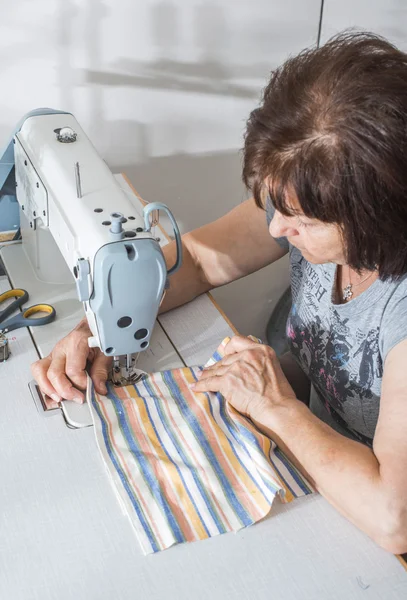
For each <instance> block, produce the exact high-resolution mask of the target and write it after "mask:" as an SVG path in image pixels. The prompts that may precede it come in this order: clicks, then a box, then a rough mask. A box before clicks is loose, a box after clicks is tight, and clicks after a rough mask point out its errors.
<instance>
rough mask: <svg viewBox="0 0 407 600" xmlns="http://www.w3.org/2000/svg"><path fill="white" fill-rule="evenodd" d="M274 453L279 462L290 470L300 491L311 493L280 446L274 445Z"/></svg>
mask: <svg viewBox="0 0 407 600" xmlns="http://www.w3.org/2000/svg"><path fill="white" fill-rule="evenodd" d="M274 453H275V455H276V456H277V457H278V458H279V459H280V460H281V462H282V463H283V464H284V466H285V467H286V469H287V470H288V471H289V472H290V474H291V477H292V478H293V479H294V480H295V482H296V483H297V485H298V486H299V487H300V488H301V489H302V491H303V492H305V494H310V493H311V490H310V488H309V487H308V486H307V485H306V484H305V483H304V480H303V479H302V477H301V475H299V474H298V472H297V470H296V469H295V467H294V466H293V465H292V464H291V463H290V461H289V460H288V458H287V457H286V456H285V454H284V453H283V452H282V451H281V450H280V448H278V446H276V449H275V450H274ZM294 496H297V494H294Z"/></svg>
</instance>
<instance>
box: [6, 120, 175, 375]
mask: <svg viewBox="0 0 407 600" xmlns="http://www.w3.org/2000/svg"><path fill="white" fill-rule="evenodd" d="M13 148H14V158H13V153H12V149H13ZM1 162H2V165H1V166H2V168H4V165H5V164H6V165H7V167H8V168H10V175H12V169H11V167H12V165H13V164H14V165H15V171H14V177H15V185H16V196H17V200H18V204H19V206H20V211H21V213H22V216H21V234H22V239H23V245H24V249H25V253H26V255H27V256H28V258H29V260H30V262H31V264H32V266H33V268H34V269H35V271H36V274H37V277H38V278H39V279H41V280H43V281H48V280H51V281H54V282H58V281H60V280H61V282H63V278H64V277H65V278H66V267H65V264H62V263H66V265H67V266H68V268H69V271H70V273H71V276H72V277H73V278H74V279H75V282H76V287H77V293H78V298H79V300H80V301H81V302H83V305H84V308H85V314H86V317H87V321H88V323H89V327H90V329H91V331H92V337H90V338H89V346H91V347H98V348H100V349H101V350H102V352H103V353H104V354H105V355H107V356H112V357H113V358H114V368H113V379H114V380H115V382H116V383H127V382H129V381H132V380H134V378H135V377H136V376H137V370H136V369H135V362H136V360H135V357H134V356H133V355H136V356H137V355H138V353H139V352H140V351H143V350H145V349H147V348H148V346H149V343H150V336H151V333H152V330H153V327H154V323H155V320H156V317H157V313H158V310H159V306H160V304H161V302H162V299H163V297H164V294H165V289H166V287H168V275H170V274H172V273H174V272H175V271H176V270H177V269H178V268H179V267H180V265H181V261H182V245H181V238H180V233H179V229H178V226H177V224H176V222H175V219H174V217H173V215H172V214H171V212H170V210H169V209H168V207H167V206H165V205H164V204H161V203H151V204H148V205H147V206H146V207H145V208H144V212H143V216H142V218H141V217H140V216H139V215H138V214H137V213H136V212H135V211H134V206H133V204H132V203H131V201H130V199H129V198H128V195H127V194H128V192H126V191H125V190H123V189H121V188H120V186H119V184H118V182H117V180H116V179H115V178H114V176H113V174H112V173H111V171H110V169H109V167H108V166H107V165H106V163H105V162H104V161H103V160H102V158H101V157H100V156H99V155H98V153H97V152H96V150H95V148H94V147H93V145H92V144H91V142H90V140H89V139H88V137H87V136H86V134H85V133H84V131H83V130H82V128H81V127H80V125H79V123H78V122H77V121H76V119H75V117H74V116H73V115H71V114H69V113H63V112H59V111H53V110H51V109H39V110H37V111H33V112H32V113H29V114H28V115H26V116H25V117H24V118H23V119H22V121H21V122H20V124H19V125H18V127H17V128H16V131H15V134H14V136H13V138H12V140H11V142H10V145H9V147H8V148H7V149H6V151H5V153H4V155H3V157H2V161H1ZM8 183H10V180H8ZM159 210H164V211H165V212H166V213H167V214H168V216H169V218H170V221H171V223H172V226H173V229H174V234H175V239H176V243H177V259H176V263H175V264H174V265H173V266H172V267H171V268H170V269H169V270H167V267H166V264H165V260H164V256H163V253H162V251H161V248H160V245H159V244H158V241H157V240H156V239H155V237H154V236H153V233H152V231H151V229H152V226H153V225H156V224H157V222H158V211H159ZM55 244H56V246H57V247H58V249H59V252H58V251H57V250H56V248H55ZM61 278H62V279H61Z"/></svg>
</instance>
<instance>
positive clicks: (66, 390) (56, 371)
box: [47, 353, 84, 403]
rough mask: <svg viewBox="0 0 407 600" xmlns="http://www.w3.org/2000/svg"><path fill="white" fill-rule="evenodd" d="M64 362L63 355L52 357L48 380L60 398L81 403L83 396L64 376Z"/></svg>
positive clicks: (58, 354)
mask: <svg viewBox="0 0 407 600" xmlns="http://www.w3.org/2000/svg"><path fill="white" fill-rule="evenodd" d="M65 360H66V357H65V354H63V353H56V354H55V355H53V356H52V361H51V364H50V367H49V369H48V372H47V377H48V380H49V381H50V383H51V385H52V386H53V387H54V388H55V390H56V392H57V394H58V395H59V396H61V398H63V399H65V400H73V401H74V402H78V403H82V402H83V400H84V395H83V394H82V392H80V391H79V390H77V389H76V388H75V387H74V386H73V385H72V382H71V381H70V380H69V379H68V377H67V376H66V374H65Z"/></svg>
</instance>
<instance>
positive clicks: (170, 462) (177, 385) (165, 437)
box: [88, 338, 312, 554]
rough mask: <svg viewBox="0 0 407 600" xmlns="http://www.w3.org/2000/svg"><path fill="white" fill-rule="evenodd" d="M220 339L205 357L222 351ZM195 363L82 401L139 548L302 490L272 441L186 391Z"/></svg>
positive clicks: (256, 511)
mask: <svg viewBox="0 0 407 600" xmlns="http://www.w3.org/2000/svg"><path fill="white" fill-rule="evenodd" d="M228 341H229V338H226V339H225V340H224V341H223V342H222V344H221V345H220V346H219V348H218V350H217V351H216V352H215V354H214V355H213V357H212V358H211V359H210V361H209V362H208V363H207V365H209V364H213V363H214V362H215V361H217V360H219V359H220V358H221V357H222V356H223V349H224V347H225V345H226V343H227V342H228ZM200 371H201V368H200V367H193V368H188V367H185V368H182V369H174V370H172V371H163V372H161V373H153V374H150V375H146V376H145V377H144V379H142V381H141V382H139V383H138V384H136V385H134V386H133V385H131V386H126V387H123V388H115V387H113V386H112V385H111V384H109V386H108V393H107V395H106V396H101V395H99V394H97V393H96V391H95V389H94V388H93V385H92V382H91V380H90V379H89V380H88V402H89V405H90V406H91V412H92V415H93V419H94V424H95V432H96V438H97V442H98V446H99V448H100V451H101V454H102V457H103V459H104V462H105V464H106V467H107V470H108V472H109V474H110V477H111V480H112V483H113V487H114V489H115V491H116V493H117V496H118V498H119V501H120V503H121V505H122V507H123V509H124V511H125V512H126V513H127V515H128V517H129V519H130V521H131V523H132V525H133V527H134V529H135V531H136V534H137V537H138V539H139V542H140V544H141V547H142V550H143V552H144V553H145V554H149V553H151V552H158V551H160V550H164V549H165V548H168V547H170V546H172V545H173V544H176V543H180V542H192V541H196V540H202V539H205V538H208V537H212V536H215V535H218V534H220V533H226V532H229V531H238V530H239V529H241V528H242V527H247V526H248V525H251V524H252V523H255V522H256V521H259V520H260V519H262V518H263V517H264V516H266V515H267V513H268V512H269V511H270V508H271V505H272V503H273V500H274V498H275V496H276V495H277V494H278V495H279V496H280V498H281V500H282V501H283V502H290V501H291V500H292V499H293V498H295V497H297V496H302V495H305V494H309V493H310V492H311V491H312V488H311V486H310V485H309V484H308V483H307V482H306V481H305V480H304V478H303V477H302V476H301V475H300V474H299V473H298V471H297V470H296V469H295V467H293V465H292V464H291V463H290V461H289V460H288V459H287V458H286V457H285V456H284V454H283V453H282V452H281V451H280V450H279V449H278V448H276V446H275V444H274V443H273V442H271V441H270V440H269V439H268V438H266V437H265V436H264V435H263V434H261V433H260V432H259V431H257V430H256V428H255V427H254V426H253V424H252V423H251V422H250V421H249V420H248V419H246V418H245V417H243V416H242V415H241V414H239V413H238V412H237V411H235V410H234V409H233V408H232V407H231V406H229V405H227V404H226V403H225V400H224V399H223V397H222V396H221V395H220V394H212V393H211V394H202V393H196V392H195V393H194V392H193V391H192V390H191V389H190V388H189V384H190V383H193V382H194V381H196V379H197V374H198V373H199V372H200Z"/></svg>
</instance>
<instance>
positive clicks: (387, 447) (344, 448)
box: [195, 337, 407, 554]
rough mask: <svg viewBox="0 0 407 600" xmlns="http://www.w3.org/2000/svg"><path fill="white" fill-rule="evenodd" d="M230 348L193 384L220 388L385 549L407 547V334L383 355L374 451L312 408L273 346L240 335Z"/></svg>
mask: <svg viewBox="0 0 407 600" xmlns="http://www.w3.org/2000/svg"><path fill="white" fill-rule="evenodd" d="M228 347H229V350H228ZM225 350H226V352H228V353H229V354H228V356H226V358H225V359H223V360H222V361H220V362H219V363H217V365H214V367H211V368H210V369H208V370H207V371H206V370H205V371H204V372H203V375H202V377H201V378H200V380H199V382H198V384H197V385H196V386H195V389H196V390H197V391H219V392H221V393H222V394H223V395H224V396H225V397H226V399H227V400H228V401H229V402H230V403H231V404H232V405H233V406H234V407H235V408H236V409H237V410H240V412H243V413H244V414H246V415H247V416H249V417H250V418H251V419H252V421H253V422H254V423H255V424H256V426H257V427H258V428H259V429H260V430H262V431H263V432H264V433H265V434H266V435H267V436H268V437H270V438H272V439H274V440H275V441H276V443H277V444H278V445H279V447H280V448H281V449H282V450H283V451H284V452H285V453H286V454H287V456H288V457H289V458H290V459H291V460H292V461H293V462H294V464H295V465H296V466H297V467H298V468H299V469H300V470H301V471H302V473H303V474H304V475H305V476H306V477H307V478H308V479H309V480H310V481H311V482H312V484H313V485H314V486H315V487H316V489H317V490H318V491H319V492H320V493H321V494H322V495H323V496H324V497H325V498H326V499H327V500H328V501H329V502H330V503H331V504H333V505H334V506H335V507H336V508H337V509H338V510H339V511H340V512H341V513H342V514H343V515H345V516H346V517H347V518H348V519H349V520H350V521H352V522H353V523H354V524H355V525H357V526H358V527H359V528H360V529H362V530H363V531H365V532H366V533H367V534H368V535H370V537H371V538H373V539H374V540H375V541H376V542H377V543H378V544H379V545H380V546H382V547H383V548H385V549H387V550H389V551H390V552H394V553H396V554H398V553H400V554H401V553H404V552H407V364H406V362H407V361H406V356H407V340H405V341H403V342H401V343H400V344H398V345H397V346H395V347H394V348H393V349H392V350H391V351H390V352H389V355H388V357H387V359H386V362H385V367H384V376H383V383H382V395H381V400H380V414H379V420H378V424H377V429H376V434H375V438H374V446H373V450H371V449H369V448H367V447H366V446H364V445H363V444H361V443H358V442H355V441H352V440H349V439H348V438H346V437H344V436H342V435H341V434H339V433H337V432H336V431H334V430H333V429H332V428H331V427H329V426H328V425H327V424H325V423H323V422H322V421H321V420H320V419H318V418H317V417H316V416H315V415H313V414H312V413H311V411H310V410H309V408H308V407H307V406H306V405H305V404H304V403H302V402H300V401H299V400H298V399H297V398H296V397H295V394H294V392H293V390H292V388H291V387H290V386H289V384H288V381H287V380H286V378H285V377H284V374H283V372H282V370H281V366H280V364H279V361H278V359H277V357H276V356H275V354H274V353H273V351H272V349H271V348H269V347H268V346H264V345H261V344H255V343H254V342H252V341H251V340H247V339H244V338H239V337H236V338H232V341H231V342H230V343H229V344H228V345H227V346H226V349H225Z"/></svg>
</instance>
